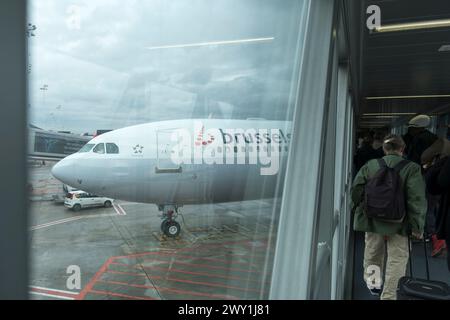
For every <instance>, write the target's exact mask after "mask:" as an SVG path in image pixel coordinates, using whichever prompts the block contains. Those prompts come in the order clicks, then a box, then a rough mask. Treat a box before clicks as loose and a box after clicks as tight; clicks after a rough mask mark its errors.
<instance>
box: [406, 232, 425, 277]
mask: <svg viewBox="0 0 450 320" xmlns="http://www.w3.org/2000/svg"><path fill="white" fill-rule="evenodd" d="M423 250H424V253H425V262H426V270H427V280H430V266H429V262H428V253H427V241H426V240H425V237H423ZM411 251H412V250H411V237H410V236H408V254H409V273H410V275H411V277H412V278H414V277H413V265H412V254H411Z"/></svg>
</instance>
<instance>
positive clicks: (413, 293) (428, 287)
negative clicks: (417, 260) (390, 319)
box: [397, 238, 450, 300]
mask: <svg viewBox="0 0 450 320" xmlns="http://www.w3.org/2000/svg"><path fill="white" fill-rule="evenodd" d="M423 246H424V251H425V261H426V270H427V279H426V280H424V279H418V278H415V277H413V266H412V257H411V241H408V250H409V273H410V276H409V277H402V278H401V279H400V280H399V282H398V287H397V299H398V300H450V288H449V286H448V284H447V283H445V282H441V281H432V280H430V268H429V264H428V255H427V243H426V241H425V238H424V239H423Z"/></svg>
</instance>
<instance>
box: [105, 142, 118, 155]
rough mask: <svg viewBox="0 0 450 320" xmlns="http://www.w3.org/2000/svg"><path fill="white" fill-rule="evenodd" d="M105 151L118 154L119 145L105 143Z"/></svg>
mask: <svg viewBox="0 0 450 320" xmlns="http://www.w3.org/2000/svg"><path fill="white" fill-rule="evenodd" d="M106 153H108V154H118V153H119V147H118V146H117V145H116V144H114V143H107V144H106Z"/></svg>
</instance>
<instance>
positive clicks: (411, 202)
mask: <svg viewBox="0 0 450 320" xmlns="http://www.w3.org/2000/svg"><path fill="white" fill-rule="evenodd" d="M383 150H384V153H385V154H386V156H385V157H384V158H383V159H384V161H385V162H386V164H387V165H388V166H389V167H391V168H393V167H395V166H396V165H397V164H399V163H400V162H401V161H402V160H404V159H403V153H404V151H405V142H404V141H403V139H402V138H401V137H400V136H396V135H390V136H387V137H386V138H385V139H384V143H383ZM379 170H380V165H379V163H378V161H377V160H371V161H369V162H368V163H366V164H365V165H364V166H363V167H362V168H361V170H360V171H359V172H358V174H357V176H356V178H355V181H354V183H353V188H352V202H353V208H352V209H353V212H354V226H353V227H354V230H355V231H362V232H365V233H366V235H365V251H364V280H365V281H366V283H367V286H368V288H369V289H370V290H371V292H372V293H380V292H381V279H383V271H382V270H383V266H384V259H385V240H386V242H387V261H386V270H385V272H384V274H385V276H384V278H385V279H384V288H383V292H382V293H381V299H382V300H395V299H396V297H397V295H396V290H397V285H398V281H399V280H400V278H401V277H403V276H405V274H406V266H407V264H408V258H409V250H408V241H409V240H408V236H409V235H412V236H413V237H414V238H417V239H421V238H422V236H423V228H424V224H425V216H426V211H427V200H426V197H425V181H424V179H423V176H422V173H421V168H420V166H419V165H417V164H416V163H414V162H410V163H408V164H407V165H406V166H404V167H403V169H402V170H401V171H400V172H399V175H400V179H401V181H402V183H403V187H404V188H405V189H404V192H405V199H406V210H407V214H406V218H405V219H404V220H403V222H401V223H396V222H387V221H381V220H377V219H374V218H369V217H367V215H366V213H365V209H364V194H365V185H366V183H367V181H368V179H369V178H371V177H373V176H374V175H375V174H376V173H377V172H378V171H379Z"/></svg>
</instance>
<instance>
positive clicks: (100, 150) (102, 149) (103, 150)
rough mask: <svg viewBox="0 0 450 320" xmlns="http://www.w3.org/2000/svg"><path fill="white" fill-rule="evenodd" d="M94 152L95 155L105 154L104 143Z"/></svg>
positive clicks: (97, 146) (96, 147)
mask: <svg viewBox="0 0 450 320" xmlns="http://www.w3.org/2000/svg"><path fill="white" fill-rule="evenodd" d="M94 152H95V153H101V154H103V153H105V144H104V143H100V144H98V145H96V146H95V148H94Z"/></svg>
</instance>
